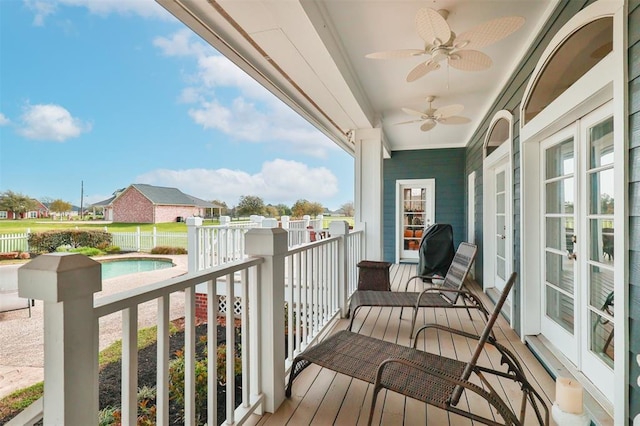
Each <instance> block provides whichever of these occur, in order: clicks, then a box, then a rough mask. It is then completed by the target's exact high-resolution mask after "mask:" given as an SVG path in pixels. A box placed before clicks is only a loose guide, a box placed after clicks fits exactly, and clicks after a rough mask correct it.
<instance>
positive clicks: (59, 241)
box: [29, 229, 112, 253]
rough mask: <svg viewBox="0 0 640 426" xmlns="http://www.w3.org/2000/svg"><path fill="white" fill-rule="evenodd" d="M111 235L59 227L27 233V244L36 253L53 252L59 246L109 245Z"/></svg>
mask: <svg viewBox="0 0 640 426" xmlns="http://www.w3.org/2000/svg"><path fill="white" fill-rule="evenodd" d="M111 242H112V236H111V234H110V233H108V232H105V231H99V230H94V229H86V230H77V229H61V230H53V231H45V232H38V233H33V234H29V246H30V247H31V248H32V249H33V250H34V251H36V252H38V253H53V252H54V251H56V249H57V248H58V247H60V246H65V245H68V246H70V247H74V248H77V247H99V246H101V245H103V244H105V243H106V245H107V246H108V245H111Z"/></svg>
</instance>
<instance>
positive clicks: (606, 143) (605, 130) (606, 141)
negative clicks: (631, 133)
mask: <svg viewBox="0 0 640 426" xmlns="http://www.w3.org/2000/svg"><path fill="white" fill-rule="evenodd" d="M589 140H590V144H589V145H590V148H591V151H590V157H591V161H590V162H589V163H590V167H591V168H592V169H593V168H596V167H601V166H606V165H607V164H613V117H609V118H608V119H606V120H605V121H603V122H602V123H600V124H597V125H595V126H593V127H592V128H590V129H589Z"/></svg>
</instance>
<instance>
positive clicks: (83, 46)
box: [0, 0, 354, 209]
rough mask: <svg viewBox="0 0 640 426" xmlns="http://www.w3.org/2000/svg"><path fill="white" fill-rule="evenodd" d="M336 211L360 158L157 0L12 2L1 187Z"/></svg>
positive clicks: (0, 28)
mask: <svg viewBox="0 0 640 426" xmlns="http://www.w3.org/2000/svg"><path fill="white" fill-rule="evenodd" d="M81 182H84V195H85V199H84V204H85V205H88V204H90V203H92V202H96V201H100V200H103V199H106V198H108V197H110V196H111V194H112V193H113V192H114V191H115V190H116V189H119V188H124V187H126V186H128V185H129V184H132V183H148V184H152V185H159V186H170V187H176V188H179V189H180V190H182V191H183V192H185V193H187V194H190V195H194V196H196V197H200V198H203V199H205V200H214V199H218V200H222V201H225V202H226V203H227V205H229V206H232V205H236V204H237V203H238V200H239V198H240V196H242V195H257V196H260V197H262V199H263V200H264V201H265V203H272V204H279V203H284V204H287V205H292V204H293V203H294V202H295V201H296V200H298V199H302V198H304V199H307V200H309V201H314V202H319V203H321V204H323V205H324V206H326V207H328V208H331V209H336V208H338V207H340V206H341V205H342V204H344V203H346V202H352V201H353V186H354V184H353V158H352V157H351V156H350V155H348V154H346V153H345V152H344V151H343V150H342V149H340V148H338V147H337V146H336V145H335V144H334V143H333V142H331V141H330V140H329V139H328V138H327V137H325V136H324V135H323V134H321V133H320V132H319V131H318V130H316V129H315V128H314V127H313V126H311V125H310V124H308V123H307V122H306V121H305V120H304V119H302V118H301V117H300V116H298V115H297V114H296V113H295V112H293V111H292V110H290V108H288V107H287V106H286V105H284V104H283V103H282V102H280V101H279V100H278V99H276V98H275V97H274V96H273V95H271V94H270V93H269V92H268V91H267V90H265V89H264V88H263V87H262V86H260V85H259V84H257V83H256V82H255V81H254V80H252V79H251V78H249V77H248V76H246V74H244V73H243V72H242V71H240V70H239V69H237V68H236V67H235V66H234V65H233V64H232V63H231V62H229V61H228V60H227V59H226V58H224V57H223V56H221V55H220V54H219V53H218V52H217V51H216V50H214V49H213V48H212V47H210V46H209V45H207V44H205V43H204V42H203V41H202V40H201V39H200V38H199V37H198V36H196V35H195V34H194V33H193V32H192V31H190V30H188V29H187V28H186V27H185V26H184V25H183V24H182V23H181V22H179V21H178V20H177V19H175V18H174V17H173V16H171V15H170V14H169V13H168V12H166V11H165V10H164V9H163V8H162V7H161V6H159V5H158V4H157V3H155V1H153V0H57V1H56V0H42V1H40V0H25V1H21V0H1V1H0V192H4V191H6V190H12V191H14V192H20V193H23V194H25V195H29V196H31V197H34V198H43V197H49V198H51V199H58V198H60V199H63V200H65V201H68V202H71V203H73V204H75V205H79V204H80V188H81Z"/></svg>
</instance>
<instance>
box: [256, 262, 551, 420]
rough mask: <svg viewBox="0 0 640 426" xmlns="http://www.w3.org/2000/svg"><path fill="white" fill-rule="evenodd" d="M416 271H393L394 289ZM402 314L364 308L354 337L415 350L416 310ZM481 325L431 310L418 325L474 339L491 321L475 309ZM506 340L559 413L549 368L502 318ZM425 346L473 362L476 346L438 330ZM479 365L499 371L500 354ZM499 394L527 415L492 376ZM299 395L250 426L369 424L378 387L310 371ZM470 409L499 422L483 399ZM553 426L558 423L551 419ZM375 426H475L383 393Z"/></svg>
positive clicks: (500, 334) (462, 313)
mask: <svg viewBox="0 0 640 426" xmlns="http://www.w3.org/2000/svg"><path fill="white" fill-rule="evenodd" d="M414 273H415V265H403V264H400V265H398V264H395V265H392V267H391V270H390V274H389V275H390V279H391V284H392V289H393V290H396V291H397V290H399V289H400V290H403V289H404V284H405V282H406V280H407V279H408V278H409V277H411V276H413V275H414ZM425 286H426V284H423V283H422V282H420V281H419V280H414V282H413V283H412V285H410V287H409V291H419V290H421V289H422V288H424V287H425ZM469 288H470V289H471V290H472V291H474V293H476V295H477V296H478V297H480V299H481V300H482V302H483V303H484V304H485V306H487V309H489V310H491V309H492V307H493V303H492V302H491V301H490V299H489V298H488V297H487V296H486V295H485V294H484V293H482V291H481V289H480V288H479V286H477V284H475V283H473V284H472V285H470V286H469ZM400 313H401V309H400V308H384V307H383V308H380V307H371V308H369V307H363V308H361V309H360V311H359V313H358V316H357V318H356V319H355V321H354V324H353V331H355V332H358V333H361V334H365V335H369V336H373V337H376V338H379V339H384V340H387V341H390V342H395V343H398V344H401V345H406V346H409V345H411V339H410V328H411V309H405V310H404V315H402V317H401V316H400ZM471 316H472V318H473V320H469V317H468V315H467V312H466V310H464V309H432V308H423V309H421V310H420V311H419V313H418V319H417V325H418V326H419V325H422V324H425V323H438V324H442V325H445V326H448V327H452V328H457V329H461V330H464V331H467V332H469V333H474V334H479V333H480V332H481V331H482V329H483V327H484V323H485V321H484V318H483V317H482V316H481V315H480V314H479V312H477V310H471ZM348 324H349V320H347V319H342V320H339V321H338V322H337V324H336V325H335V327H334V330H332V332H335V331H337V330H341V329H345V328H347V327H348ZM494 331H495V334H496V338H497V339H498V342H499V343H501V344H502V345H504V346H505V347H507V348H508V349H509V350H511V351H512V352H513V353H514V354H515V356H516V357H517V358H518V360H519V361H520V362H521V363H522V365H523V367H524V369H525V371H526V374H527V378H528V379H529V381H531V382H532V383H533V384H534V386H535V387H536V389H537V390H538V392H540V394H541V395H542V396H543V397H544V398H546V402H547V406H548V407H549V409H550V408H551V401H553V399H554V393H555V383H554V381H553V379H552V378H551V376H550V375H549V374H548V373H547V372H546V370H545V369H544V368H543V367H542V365H541V364H540V363H539V361H538V360H537V359H536V358H535V356H534V355H533V353H531V351H530V350H529V349H528V348H527V347H526V346H525V345H524V344H523V343H522V342H521V340H520V338H519V337H518V336H517V335H516V334H515V332H514V331H513V330H512V329H511V328H510V327H509V324H508V322H507V321H506V320H505V319H504V318H503V317H500V318H499V319H498V321H497V322H496V325H495V326H494ZM417 347H418V348H419V349H421V350H426V351H429V352H433V353H436V354H441V355H444V356H447V357H451V358H456V359H460V360H468V359H469V358H470V357H471V355H472V352H473V349H474V347H475V343H474V341H472V340H470V339H467V338H464V337H461V336H453V335H451V334H450V333H445V332H442V331H437V332H436V331H434V330H431V331H429V332H428V333H427V335H426V336H423V337H419V339H418V342H417ZM479 364H481V365H485V366H488V367H491V368H496V369H497V368H500V359H499V357H498V356H497V351H496V350H495V349H492V348H488V350H486V351H485V352H484V353H483V354H482V356H481V357H480V360H479ZM488 380H489V382H490V383H491V385H492V386H494V387H495V389H496V391H497V392H498V393H499V394H500V395H502V396H503V398H504V399H507V400H508V401H509V403H510V404H511V407H512V408H513V409H514V411H516V412H518V411H519V404H520V397H521V393H520V391H519V389H518V387H517V385H515V386H514V384H513V383H510V382H509V381H507V380H504V379H498V378H496V377H488ZM292 391H293V392H292V397H291V398H290V399H287V400H286V401H285V403H284V404H283V405H282V406H281V407H280V409H278V411H277V412H276V413H273V414H265V415H264V416H262V417H259V416H253V417H252V419H251V421H250V422H249V423H250V424H252V425H254V424H255V425H273V426H278V425H298V424H314V425H316V424H317V425H330V424H335V425H366V423H367V420H368V417H369V406H370V403H371V397H372V393H373V385H370V384H368V383H365V382H363V381H361V380H356V379H352V378H350V377H347V376H345V375H342V374H336V373H335V372H333V371H330V370H327V369H324V368H320V367H318V366H316V365H311V366H309V367H308V368H307V369H306V370H305V371H304V372H303V373H302V374H301V375H300V376H299V377H297V378H296V380H295V382H294V385H293V388H292ZM460 404H462V407H465V406H467V404H468V406H471V407H473V411H474V412H477V413H479V414H482V415H486V416H490V417H493V414H492V413H491V410H490V408H489V406H488V404H487V403H486V402H485V401H484V400H482V399H480V398H479V397H466V398H463V400H461V401H460ZM550 421H551V424H554V423H553V419H550ZM373 424H376V425H377V424H382V425H414V424H429V425H447V424H448V425H456V426H457V425H471V424H477V422H475V423H472V422H471V421H470V420H468V419H466V418H463V417H461V416H458V415H455V414H451V413H448V412H446V411H444V410H441V409H438V408H435V407H432V406H426V405H425V404H424V403H422V402H419V401H416V400H413V399H411V398H406V397H404V396H402V395H399V394H397V393H395V392H386V391H384V390H383V391H381V392H380V394H379V395H378V401H377V404H376V410H375V413H374V420H373ZM526 424H527V425H533V424H537V423H536V422H535V421H534V413H533V411H531V408H530V407H528V409H527V421H526Z"/></svg>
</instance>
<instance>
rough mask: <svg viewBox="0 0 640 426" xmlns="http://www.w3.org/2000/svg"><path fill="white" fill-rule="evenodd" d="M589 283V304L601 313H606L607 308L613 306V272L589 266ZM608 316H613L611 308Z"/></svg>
mask: <svg viewBox="0 0 640 426" xmlns="http://www.w3.org/2000/svg"><path fill="white" fill-rule="evenodd" d="M589 281H590V282H591V288H590V294H589V304H590V305H591V306H592V307H594V308H596V309H599V310H601V311H607V307H608V306H609V305H613V271H611V270H609V269H605V268H602V267H599V266H595V265H590V267H589ZM609 314H610V315H613V306H611V312H610V313H609Z"/></svg>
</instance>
